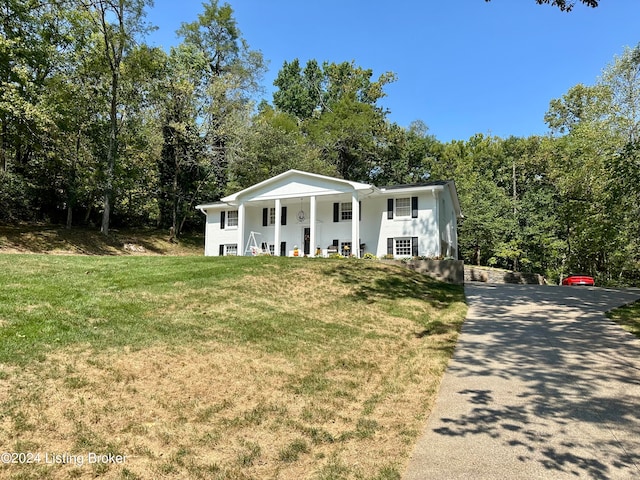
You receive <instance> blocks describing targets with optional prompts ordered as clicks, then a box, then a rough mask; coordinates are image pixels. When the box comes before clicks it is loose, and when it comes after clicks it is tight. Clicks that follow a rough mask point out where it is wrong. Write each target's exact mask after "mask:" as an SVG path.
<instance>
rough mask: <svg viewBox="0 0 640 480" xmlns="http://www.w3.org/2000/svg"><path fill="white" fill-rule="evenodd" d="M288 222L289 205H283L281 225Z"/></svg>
mask: <svg viewBox="0 0 640 480" xmlns="http://www.w3.org/2000/svg"><path fill="white" fill-rule="evenodd" d="M286 224H287V207H282V215H280V225H286Z"/></svg>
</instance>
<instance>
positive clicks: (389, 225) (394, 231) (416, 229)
mask: <svg viewBox="0 0 640 480" xmlns="http://www.w3.org/2000/svg"><path fill="white" fill-rule="evenodd" d="M393 193H394V195H389V196H387V197H385V198H382V199H380V200H381V201H382V206H381V207H380V206H379V207H378V208H382V211H381V212H380V213H379V216H378V222H379V224H380V231H379V234H378V238H377V251H376V255H377V256H379V257H380V256H383V255H386V254H387V239H388V238H410V237H418V255H420V256H427V257H434V256H437V255H439V241H438V233H437V232H438V221H437V218H436V215H435V209H436V202H435V199H434V197H433V194H432V193H430V192H427V193H421V194H419V195H417V197H418V218H397V217H396V215H395V214H394V218H393V219H391V220H390V219H388V218H387V199H388V198H393V199H394V200H395V199H396V198H406V197H407V196H409V197H411V196H416V195H409V194H405V193H402V192H401V191H395V192H393Z"/></svg>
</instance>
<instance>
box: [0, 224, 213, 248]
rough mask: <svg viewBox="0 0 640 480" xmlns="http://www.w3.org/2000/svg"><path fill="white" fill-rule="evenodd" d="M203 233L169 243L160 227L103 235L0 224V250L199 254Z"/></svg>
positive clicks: (80, 229)
mask: <svg viewBox="0 0 640 480" xmlns="http://www.w3.org/2000/svg"><path fill="white" fill-rule="evenodd" d="M203 251H204V236H203V235H187V236H185V237H181V238H180V241H179V242H170V241H169V234H168V233H167V232H165V231H160V230H144V229H138V230H111V233H110V234H109V236H107V237H105V236H104V235H102V234H101V233H100V232H99V231H98V230H96V229H89V228H84V227H74V228H71V229H66V228H64V227H62V226H59V225H34V224H24V225H14V226H6V225H4V226H3V225H0V253H49V254H63V255H64V254H81V255H202V253H203Z"/></svg>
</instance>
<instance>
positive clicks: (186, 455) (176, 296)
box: [0, 255, 466, 480]
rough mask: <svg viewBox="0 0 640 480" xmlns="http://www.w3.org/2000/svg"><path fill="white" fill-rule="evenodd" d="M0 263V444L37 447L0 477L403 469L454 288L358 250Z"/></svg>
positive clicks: (448, 336) (453, 320)
mask: <svg viewBox="0 0 640 480" xmlns="http://www.w3.org/2000/svg"><path fill="white" fill-rule="evenodd" d="M0 271H1V272H3V273H2V274H1V275H0V436H1V437H2V438H3V439H4V441H3V448H4V449H5V450H6V451H14V452H32V453H39V454H40V455H41V457H40V458H41V461H40V462H36V463H31V464H20V463H17V464H0V477H3V478H34V479H35V478H38V479H40V478H94V477H96V476H98V477H100V478H122V479H124V478H128V479H132V478H141V479H142V478H194V479H195V478H207V479H210V478H213V479H252V478H253V479H264V478H269V479H272V478H278V479H296V480H297V479H301V478H317V479H379V480H382V479H399V478H400V475H401V473H402V471H403V469H404V466H405V464H406V462H407V460H408V456H409V454H410V452H411V450H412V448H413V445H414V442H415V440H416V438H417V436H418V435H419V433H420V431H421V429H422V428H423V426H424V422H425V420H426V418H427V415H428V414H429V411H430V409H431V407H432V404H433V401H434V399H435V395H436V393H437V390H438V386H439V382H440V379H441V376H442V374H443V372H444V369H445V367H446V364H447V360H448V358H449V357H450V355H451V354H452V352H453V348H454V345H455V341H456V338H457V334H458V331H459V328H460V326H461V323H462V321H463V318H464V315H465V313H466V306H465V304H464V293H463V289H462V287H460V286H451V285H446V284H442V283H439V282H436V281H434V280H431V279H429V278H427V277H425V276H422V275H420V274H416V273H414V272H411V271H408V270H405V269H402V268H400V267H396V266H392V265H385V264H382V263H379V262H376V261H365V260H358V261H356V260H349V259H342V260H339V259H337V260H326V259H289V258H273V257H257V258H230V257H226V258H205V257H142V256H129V257H127V256H125V257H122V256H114V257H88V256H47V255H0ZM90 452H91V453H99V454H112V455H121V456H122V457H124V458H125V461H124V462H123V463H115V462H111V463H92V464H88V462H87V460H88V458H89V457H88V455H89V453H90ZM45 453H46V454H48V457H47V458H49V459H50V460H51V459H52V458H54V457H53V455H63V454H67V455H68V457H67V459H68V461H67V462H66V463H55V462H50V463H45V462H44V456H45ZM80 460H84V461H85V462H84V464H82V465H80V464H79V463H81V462H80Z"/></svg>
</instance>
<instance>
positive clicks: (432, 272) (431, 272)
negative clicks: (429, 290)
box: [391, 260, 464, 285]
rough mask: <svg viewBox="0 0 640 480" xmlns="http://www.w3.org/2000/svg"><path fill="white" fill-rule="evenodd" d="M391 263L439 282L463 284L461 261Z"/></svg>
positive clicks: (398, 261) (396, 261)
mask: <svg viewBox="0 0 640 480" xmlns="http://www.w3.org/2000/svg"><path fill="white" fill-rule="evenodd" d="M391 262H392V263H395V264H396V265H401V266H403V267H406V268H408V269H410V270H415V271H416V272H418V273H422V274H424V275H428V276H430V277H432V278H435V279H436V280H440V281H441V282H447V283H455V284H457V285H462V284H463V283H464V262H463V261H462V260H408V261H400V260H391Z"/></svg>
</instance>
